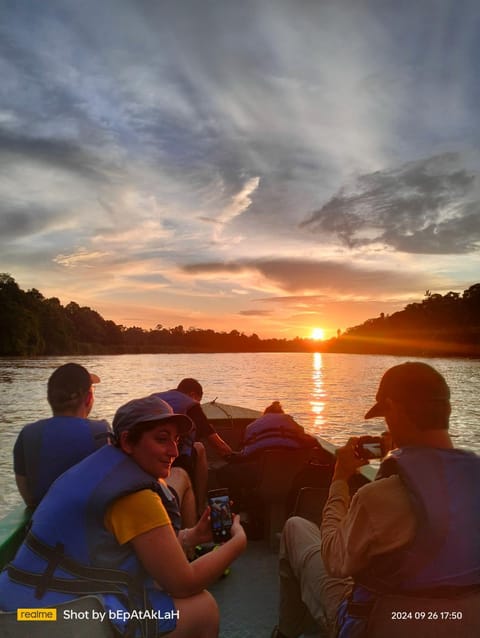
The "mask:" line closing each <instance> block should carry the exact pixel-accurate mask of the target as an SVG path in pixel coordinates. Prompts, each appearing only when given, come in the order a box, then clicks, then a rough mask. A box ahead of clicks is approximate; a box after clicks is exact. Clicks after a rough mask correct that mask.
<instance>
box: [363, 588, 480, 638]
mask: <svg viewBox="0 0 480 638" xmlns="http://www.w3.org/2000/svg"><path fill="white" fill-rule="evenodd" d="M479 610H480V589H479V590H478V591H475V592H471V593H469V594H466V595H462V596H457V597H451V598H423V597H422V598H420V597H418V598H417V597H412V596H401V595H385V596H382V597H381V598H380V599H379V600H378V601H377V602H376V604H375V606H374V608H373V610H372V612H371V614H370V618H369V623H368V628H367V634H366V638H385V636H388V638H405V636H421V638H453V637H455V638H473V636H480V611H479Z"/></svg>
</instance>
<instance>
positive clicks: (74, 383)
mask: <svg viewBox="0 0 480 638" xmlns="http://www.w3.org/2000/svg"><path fill="white" fill-rule="evenodd" d="M92 383H100V377H97V375H96V374H91V373H90V372H89V371H88V370H87V369H86V368H84V367H83V366H81V365H80V364H78V363H66V364H65V365H63V366H60V367H59V368H57V369H56V370H55V372H53V373H52V375H51V376H50V378H49V380H48V385H47V398H48V401H49V403H51V404H59V403H66V402H68V401H74V400H75V399H78V398H79V397H81V396H82V395H84V394H85V393H86V392H88V390H90V387H91V385H92Z"/></svg>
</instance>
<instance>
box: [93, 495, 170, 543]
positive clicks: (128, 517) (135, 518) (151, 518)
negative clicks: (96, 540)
mask: <svg viewBox="0 0 480 638" xmlns="http://www.w3.org/2000/svg"><path fill="white" fill-rule="evenodd" d="M104 523H105V527H106V528H107V529H108V531H109V532H112V534H113V535H114V536H115V538H116V539H117V541H118V542H119V543H120V545H124V544H125V543H128V541H131V540H132V538H135V537H136V536H139V535H140V534H143V533H145V532H149V531H150V530H151V529H154V528H155V527H163V526H164V525H171V523H170V518H169V517H168V514H167V510H166V509H165V507H164V505H163V503H162V499H161V498H160V496H159V495H158V494H156V493H155V492H153V491H152V490H149V489H146V490H140V491H139V492H133V493H132V494H127V495H126V496H121V497H120V498H117V499H115V501H114V502H113V503H112V504H111V505H110V506H109V507H108V509H107V512H106V514H105V518H104Z"/></svg>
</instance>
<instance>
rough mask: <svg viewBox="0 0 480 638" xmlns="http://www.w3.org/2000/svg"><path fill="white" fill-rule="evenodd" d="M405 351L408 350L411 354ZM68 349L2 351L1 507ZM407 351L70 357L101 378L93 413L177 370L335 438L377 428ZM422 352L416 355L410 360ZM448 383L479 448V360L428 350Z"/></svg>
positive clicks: (469, 438)
mask: <svg viewBox="0 0 480 638" xmlns="http://www.w3.org/2000/svg"><path fill="white" fill-rule="evenodd" d="M411 359H412V360H413V358H411ZM70 360H71V359H70V358H67V357H48V358H37V359H5V358H4V359H0V516H2V515H3V514H4V513H5V512H6V511H7V510H9V509H11V508H12V507H13V506H14V505H16V504H18V503H20V502H21V501H20V497H19V496H18V493H17V490H16V487H15V481H14V476H13V470H12V448H13V444H14V442H15V439H16V437H17V434H18V432H19V431H20V429H21V428H22V427H23V425H25V423H29V422H31V421H35V420H37V419H40V418H45V417H47V416H50V414H51V413H50V408H49V405H48V403H47V400H46V384H47V380H48V377H49V376H50V374H51V373H52V372H53V370H54V369H55V368H56V367H58V366H59V365H61V364H63V363H66V362H67V361H70ZM404 360H405V358H401V357H393V356H376V355H353V354H352V355H348V354H319V353H315V354H310V353H259V354H251V353H236V354H223V353H222V354H174V355H167V354H158V355H145V354H143V355H114V356H90V357H78V358H76V359H75V361H78V362H79V363H81V364H82V365H84V366H85V367H86V368H88V369H89V370H90V371H92V372H95V373H96V374H98V375H99V376H100V377H101V383H100V384H99V385H98V386H96V388H95V405H94V408H93V411H92V414H91V416H92V418H105V419H107V420H108V421H110V422H111V421H112V418H113V415H114V413H115V410H116V409H117V408H118V407H119V406H120V405H122V404H123V403H125V402H126V401H128V400H130V399H132V398H135V397H140V396H144V395H146V394H149V393H151V392H155V391H157V392H158V391H162V390H167V389H169V388H172V387H175V386H176V385H177V383H178V381H179V380H180V379H182V378H183V377H195V378H197V379H198V380H199V381H200V382H201V383H202V385H203V388H204V398H203V400H204V401H210V400H212V399H215V398H218V401H219V402H222V403H230V404H233V405H241V406H244V407H249V408H252V409H257V410H263V409H264V408H265V407H266V406H267V405H268V404H269V403H271V401H272V400H274V399H278V400H280V401H281V403H282V404H283V406H284V409H285V411H286V412H289V413H290V414H291V415H292V416H293V417H294V418H295V419H296V420H297V421H298V422H299V423H300V424H301V425H303V426H304V427H305V429H306V430H308V431H309V432H312V433H315V434H319V435H321V436H323V437H325V438H327V439H329V440H330V441H332V442H333V443H336V444H339V443H342V442H344V441H346V439H347V438H348V437H349V436H350V435H352V434H354V435H358V434H365V433H377V432H381V431H383V429H384V424H383V419H373V420H372V421H369V422H366V421H364V420H363V415H364V414H365V412H366V411H367V410H368V408H369V407H370V406H371V405H372V404H373V402H374V399H375V393H376V390H377V386H378V382H379V380H380V377H381V375H382V374H383V372H384V371H385V370H386V369H387V368H389V367H391V366H392V365H396V364H398V363H401V362H402V361H404ZM415 360H421V359H415ZM425 361H426V362H427V363H430V364H431V365H433V366H434V367H436V368H437V369H438V370H439V371H440V372H441V373H442V374H444V376H445V377H446V379H447V381H448V383H449V385H450V388H451V391H452V417H451V434H452V436H453V439H454V442H455V445H456V446H457V447H466V448H470V449H473V450H475V451H476V452H478V453H480V405H479V402H478V390H479V388H480V362H479V361H478V360H469V359H440V358H438V359H428V360H426V359H425Z"/></svg>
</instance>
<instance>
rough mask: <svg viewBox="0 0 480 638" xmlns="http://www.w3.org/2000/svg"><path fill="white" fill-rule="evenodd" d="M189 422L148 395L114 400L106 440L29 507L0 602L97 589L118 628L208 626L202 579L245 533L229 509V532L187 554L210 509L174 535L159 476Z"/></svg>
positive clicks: (178, 632) (197, 630)
mask: <svg viewBox="0 0 480 638" xmlns="http://www.w3.org/2000/svg"><path fill="white" fill-rule="evenodd" d="M191 427H192V422H191V420H190V419H189V417H188V416H186V415H184V414H175V413H174V412H173V410H172V408H171V407H170V406H169V405H168V404H167V403H165V401H162V400H161V399H159V398H158V397H156V396H148V397H143V398H141V399H133V400H131V401H129V402H128V403H126V404H125V405H123V406H122V407H120V408H119V409H118V410H117V412H116V414H115V416H114V419H113V429H114V434H115V437H116V443H115V445H114V446H113V445H112V446H105V447H103V448H101V449H100V450H98V451H97V452H95V453H94V454H92V455H90V456H89V457H87V458H85V459H84V460H83V461H81V462H80V463H78V464H77V465H75V466H74V467H72V468H70V469H69V470H68V471H67V472H65V473H64V474H63V475H62V476H61V477H60V478H59V479H58V480H57V481H56V482H55V483H54V484H53V485H52V487H51V489H50V490H49V492H48V493H47V494H46V496H45V497H44V499H43V500H42V502H41V503H40V505H39V506H38V508H37V509H36V511H35V513H34V515H33V519H32V526H31V528H30V530H29V532H28V534H27V536H26V539H25V540H24V542H23V544H22V545H21V547H20V549H19V551H18V552H17V554H16V556H15V558H14V559H13V561H12V562H11V563H10V564H9V565H8V566H7V567H6V569H5V570H4V571H3V572H2V573H1V574H0V609H2V610H4V611H12V610H16V609H17V608H19V607H22V608H31V607H35V608H37V607H39V606H41V607H47V606H55V605H59V604H62V603H65V602H67V601H69V600H72V599H74V598H78V597H79V596H81V595H86V594H96V595H97V596H98V597H100V599H101V600H102V602H103V605H104V608H105V610H106V612H108V614H107V618H109V619H111V621H112V622H113V624H114V626H115V628H116V630H117V631H118V632H119V633H120V635H123V636H127V635H128V636H129V638H130V637H131V638H133V637H135V638H137V637H139V636H140V635H142V636H145V635H148V636H152V638H153V637H155V636H158V635H160V634H162V635H163V634H164V633H169V634H171V635H172V637H173V636H175V637H192V638H212V637H213V636H217V634H218V624H219V619H218V609H217V605H216V603H215V600H214V599H213V597H212V596H211V595H210V594H209V593H208V592H207V591H205V588H206V587H207V586H208V585H210V584H211V583H213V582H214V581H215V580H217V579H218V578H219V577H220V576H221V575H222V573H223V572H224V570H225V569H226V568H227V567H228V565H230V563H231V562H232V561H233V560H234V559H235V558H236V557H237V556H238V555H239V554H240V553H241V552H242V551H243V550H244V549H245V547H246V537H245V533H244V531H243V528H242V527H241V525H240V520H239V517H238V516H234V520H233V525H232V528H231V538H230V539H229V540H228V541H226V542H225V543H224V544H222V545H221V546H219V547H218V548H217V549H216V551H214V552H210V553H208V554H205V555H204V556H202V557H200V558H198V559H196V560H195V561H193V562H191V563H189V562H188V561H187V558H186V556H185V553H184V551H183V549H184V548H186V547H189V546H191V545H196V544H197V543H205V542H210V541H211V539H212V534H211V529H210V525H209V510H208V509H206V510H205V512H204V513H203V514H202V517H201V518H200V520H199V521H198V523H197V524H196V526H195V527H194V528H190V529H182V530H180V531H179V532H178V535H177V534H176V532H175V529H174V527H173V525H172V520H171V516H170V515H169V513H168V509H167V508H170V505H171V504H172V503H174V501H172V500H171V493H169V490H168V488H167V487H166V485H165V482H164V479H165V478H166V477H167V476H168V473H169V471H170V467H171V465H172V462H173V460H174V459H175V457H176V456H177V453H178V449H177V441H178V437H179V435H181V434H186V433H187V432H188V431H189V430H190V428H191ZM171 511H172V512H174V508H173V509H172V510H171ZM167 592H168V593H167ZM133 612H136V613H133ZM147 612H148V613H147ZM129 614H130V616H129ZM0 619H1V615H0Z"/></svg>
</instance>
